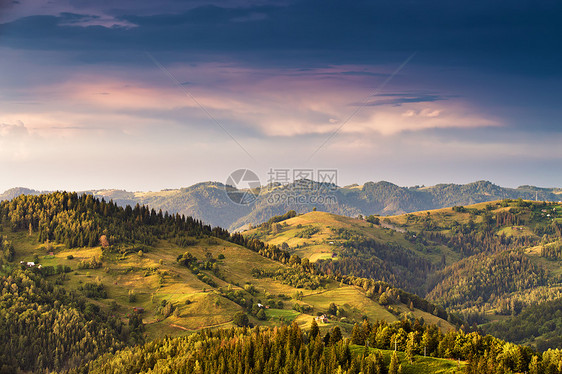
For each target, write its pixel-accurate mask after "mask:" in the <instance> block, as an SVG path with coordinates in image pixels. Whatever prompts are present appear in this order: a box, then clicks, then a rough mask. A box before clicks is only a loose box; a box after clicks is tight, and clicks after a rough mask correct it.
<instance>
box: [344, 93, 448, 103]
mask: <svg viewBox="0 0 562 374" xmlns="http://www.w3.org/2000/svg"><path fill="white" fill-rule="evenodd" d="M375 97H376V99H374V100H370V101H367V102H366V103H354V104H352V105H361V106H382V105H392V106H400V105H402V104H411V103H430V102H435V101H441V100H447V99H448V98H449V97H447V96H443V95H437V94H423V93H422V94H415V93H414V94H412V93H389V94H379V95H375Z"/></svg>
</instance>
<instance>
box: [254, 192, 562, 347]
mask: <svg viewBox="0 0 562 374" xmlns="http://www.w3.org/2000/svg"><path fill="white" fill-rule="evenodd" d="M244 234H245V235H246V236H248V237H249V238H256V239H259V240H263V241H265V242H267V243H271V244H275V245H278V246H280V247H281V248H284V249H285V250H287V251H289V252H290V253H295V254H298V255H300V256H306V257H308V258H310V259H311V261H315V264H316V266H317V267H318V268H319V269H321V270H322V271H324V272H326V273H328V274H330V273H331V274H350V275H356V276H362V277H372V278H376V279H381V280H385V281H387V282H390V283H392V284H396V285H397V286H399V287H401V288H404V289H405V290H407V291H410V292H415V293H417V294H418V295H420V296H421V297H425V298H427V299H428V300H430V301H432V302H434V303H436V304H438V305H442V306H444V307H445V308H446V309H447V310H449V311H454V312H457V313H460V314H462V315H463V317H464V319H465V320H467V321H468V322H469V323H470V324H479V325H481V328H484V329H489V331H494V333H495V334H497V335H498V336H500V337H505V338H509V339H513V340H514V341H517V342H524V343H528V344H531V345H533V346H537V347H540V348H541V349H545V348H548V347H552V346H560V342H559V340H557V339H554V337H555V336H556V333H554V332H552V333H551V332H550V330H545V326H557V325H558V323H559V322H560V318H559V316H557V315H555V314H554V313H553V312H551V310H553V307H552V306H548V305H549V304H547V303H550V302H553V301H554V300H557V299H558V298H560V297H561V296H562V293H561V291H562V277H561V274H562V273H561V271H560V269H561V265H562V249H561V248H562V204H559V203H544V202H534V201H524V200H521V199H519V200H509V199H504V200H501V201H494V202H489V203H479V204H474V205H469V206H460V205H459V206H454V207H452V208H443V209H438V210H427V211H422V212H416V213H409V214H404V215H397V216H388V217H383V216H375V215H370V216H367V217H360V218H350V217H345V216H338V215H334V214H331V213H326V212H318V211H313V212H310V213H306V214H302V215H298V214H296V212H290V213H288V214H286V215H284V216H278V217H273V218H271V219H270V220H269V221H267V222H265V223H263V224H260V225H257V226H256V227H254V228H252V229H250V230H248V231H246V232H245V233H244ZM543 305H544V306H543ZM520 313H521V315H522V317H518V318H519V320H518V321H519V322H520V323H525V324H528V326H529V327H528V331H532V333H529V334H527V335H525V334H520V333H516V332H515V331H511V330H509V329H507V328H504V329H503V330H502V329H499V328H496V327H495V325H493V323H494V322H497V321H505V324H506V326H509V321H510V319H511V318H515V317H516V316H518V315H519V314H520ZM538 313H541V314H540V315H542V316H543V317H544V318H542V319H541V320H540V321H541V322H540V324H539V325H537V322H532V321H533V320H534V321H537V319H536V316H537V314H538ZM521 318H525V321H524V322H521ZM490 323H492V324H490ZM541 328H542V329H541ZM549 329H550V327H549ZM507 331H511V332H510V334H511V335H508V334H507V333H506V332H507ZM556 331H558V330H556ZM558 332H559V331H558Z"/></svg>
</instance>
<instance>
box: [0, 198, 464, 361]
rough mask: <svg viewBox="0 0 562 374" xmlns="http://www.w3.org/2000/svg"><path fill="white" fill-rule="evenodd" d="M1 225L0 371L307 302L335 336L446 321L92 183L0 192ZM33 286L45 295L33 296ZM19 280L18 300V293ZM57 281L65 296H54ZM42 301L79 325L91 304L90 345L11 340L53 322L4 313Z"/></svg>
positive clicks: (262, 322) (286, 317) (381, 288)
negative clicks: (112, 195) (96, 191)
mask: <svg viewBox="0 0 562 374" xmlns="http://www.w3.org/2000/svg"><path fill="white" fill-rule="evenodd" d="M0 235H2V241H1V242H0V265H1V273H2V276H3V278H2V281H3V283H2V284H3V287H4V289H5V291H4V294H6V293H8V294H11V295H13V300H14V301H13V304H5V308H4V309H2V310H0V317H1V318H0V331H4V332H6V334H5V335H4V336H5V337H6V339H4V340H0V346H2V349H0V351H2V352H14V351H17V352H18V354H17V356H18V357H20V358H21V361H12V360H11V359H12V358H13V357H14V354H13V353H12V354H10V355H8V356H2V357H3V358H2V357H0V360H2V362H0V368H1V365H2V364H3V365H5V366H6V370H7V371H8V372H10V371H12V372H13V371H14V370H15V368H20V369H22V370H38V369H39V368H49V369H55V370H61V369H63V368H68V367H72V366H75V365H77V364H80V363H82V362H83V361H84V360H88V359H91V358H93V357H94V356H96V355H98V354H102V353H104V352H108V351H109V352H113V351H114V350H115V349H120V348H122V347H123V346H125V345H131V344H137V343H139V342H143V341H152V340H154V339H157V338H161V337H164V336H182V335H186V334H190V333H193V332H195V331H201V330H203V329H218V328H230V327H234V326H236V325H240V324H251V325H255V326H263V327H273V326H277V325H279V324H281V323H290V322H295V323H296V324H298V326H300V327H301V328H308V327H309V326H310V324H311V321H312V320H313V319H314V317H315V316H317V315H318V314H325V315H326V316H327V318H326V319H325V322H323V323H320V330H321V332H322V333H325V332H327V331H328V330H330V329H334V328H335V327H338V329H340V331H341V332H342V334H343V335H344V336H349V335H350V334H351V332H352V329H353V326H354V324H355V323H360V322H362V321H363V320H364V319H368V320H370V321H378V320H383V321H388V322H389V323H391V322H397V321H399V320H400V319H406V320H411V321H413V320H416V319H418V320H422V321H425V322H426V323H429V324H432V325H436V326H439V327H440V328H441V329H442V330H443V331H449V330H452V329H453V328H454V326H453V325H452V324H451V323H449V322H448V321H447V319H448V315H447V314H446V312H445V311H444V310H442V309H439V308H437V307H436V306H435V305H432V304H430V303H428V302H426V301H425V300H423V299H420V298H419V297H417V296H415V295H412V294H408V293H406V292H404V291H402V290H399V289H396V288H394V287H392V286H391V285H389V284H386V283H384V282H380V281H375V280H372V279H364V278H355V277H336V276H328V275H324V274H322V273H320V272H318V271H317V270H316V269H315V268H314V266H312V265H310V263H309V261H308V259H306V258H301V257H299V256H291V255H289V254H288V253H286V252H284V251H282V250H280V249H278V248H277V247H276V246H268V245H265V244H264V243H262V242H259V241H256V240H250V241H248V240H245V239H244V238H243V237H242V236H240V235H230V234H229V233H228V232H227V231H225V230H222V229H220V228H211V227H210V226H207V225H204V224H202V223H201V222H200V221H197V220H194V219H191V218H189V217H187V218H186V217H183V216H180V215H168V214H167V213H165V214H161V213H157V212H156V211H155V210H153V209H148V208H146V207H144V206H142V207H141V206H136V207H134V208H132V207H130V206H128V207H126V208H121V207H119V206H117V205H116V204H114V203H106V202H102V201H100V200H97V199H95V198H93V197H92V196H91V195H79V194H76V193H62V192H57V193H52V194H49V195H40V196H31V195H28V196H25V195H22V196H20V197H18V198H16V199H14V200H11V201H9V202H8V201H5V202H2V203H0ZM18 279H21V280H18ZM33 282H35V283H36V284H35V285H33ZM40 287H43V288H44V289H45V291H44V293H45V296H44V299H45V300H41V299H40V298H39V295H41V293H40V291H39V290H40ZM24 292H25V293H28V294H29V297H28V299H29V300H28V301H27V299H23V298H21V296H22V295H23V293H24ZM41 292H43V291H41ZM61 293H68V294H69V295H71V296H69V297H63V296H56V295H59V294H61ZM383 294H384V298H383V299H384V300H381V295H383ZM61 295H62V294H61ZM18 297H19V298H18ZM4 299H6V300H9V299H7V298H4ZM76 300H77V301H76ZM47 305H50V306H49V308H51V309H52V310H53V314H54V315H55V316H57V313H59V312H57V311H58V310H61V308H62V310H63V311H64V310H65V309H64V308H69V309H70V310H71V311H72V312H71V313H75V314H77V316H76V317H74V319H71V320H75V321H76V323H77V325H76V326H86V327H88V329H90V328H94V327H95V326H97V325H92V323H91V322H88V318H90V319H91V318H92V313H93V314H94V315H96V316H99V318H100V321H99V322H98V325H100V326H106V325H107V326H108V327H107V330H108V332H107V334H106V335H107V337H106V336H105V335H101V337H103V339H104V340H103V341H100V342H97V343H96V342H93V343H92V344H95V345H96V346H98V350H96V351H95V352H94V351H91V352H90V351H88V349H87V348H86V347H82V346H80V345H77V346H76V349H77V351H76V352H81V351H88V352H90V353H91V354H84V355H78V354H77V353H74V351H70V350H71V348H72V346H70V347H69V348H68V350H69V352H70V353H64V352H66V351H64V350H63V349H62V348H61V349H59V350H49V349H48V344H47V340H45V342H43V340H38V341H39V342H40V343H37V344H35V343H34V344H29V347H25V346H21V345H17V346H13V341H14V340H13V338H14V337H15V336H19V337H18V341H22V342H23V341H26V340H25V339H28V340H29V341H31V342H36V341H37V339H42V338H41V337H40V336H37V334H36V333H35V331H34V327H33V326H34V323H35V324H36V325H37V327H36V329H38V330H40V331H49V329H51V328H54V327H52V326H53V323H55V324H57V323H59V322H56V321H53V320H52V319H46V320H45V321H43V322H41V321H39V322H37V320H36V318H37V317H34V316H33V313H30V312H28V313H24V314H22V315H21V316H20V317H19V318H20V320H18V321H17V322H16V323H15V325H22V326H28V328H26V329H22V330H21V331H15V330H14V328H13V326H14V325H13V324H14V322H11V321H12V319H13V318H14V313H18V311H23V310H28V309H31V310H37V311H38V314H39V315H42V313H45V312H46V311H47V310H48V309H47ZM77 305H78V306H77ZM10 308H12V309H13V310H12V309H10ZM60 313H62V312H60ZM69 313H70V312H69ZM240 316H243V319H244V318H246V319H247V321H246V322H243V319H242V320H241V319H240V318H242V317H240ZM80 318H81V319H82V320H83V321H82V320H80ZM28 319H31V320H32V321H34V322H33V323H31V322H30V321H29V320H28ZM449 319H451V321H453V322H455V320H454V318H453V317H451V318H449ZM241 321H242V322H241ZM65 323H66V322H65ZM65 326H67V327H64V328H62V330H61V343H60V344H63V343H62V342H63V341H64V339H65V338H64V337H65V336H69V335H72V337H73V338H72V339H68V338H67V340H68V341H67V342H66V343H64V344H66V345H71V343H72V342H73V341H82V339H85V338H84V335H86V336H87V335H88V334H91V331H90V330H88V329H86V328H84V329H85V330H84V331H80V332H75V331H73V330H72V329H74V327H72V326H73V325H72V323H66V324H65ZM66 328H68V329H71V331H66V330H65V329H66ZM98 328H101V327H98ZM100 331H101V330H100ZM81 334H82V335H81ZM45 339H47V337H45ZM49 339H52V337H50V338H49ZM73 339H76V340H73ZM112 340H113V341H114V343H111V344H109V343H107V342H109V341H112ZM44 344H47V345H46V346H43V345H44ZM39 346H40V347H41V348H39ZM38 353H40V354H38ZM75 356H76V357H75ZM73 357H74V358H73Z"/></svg>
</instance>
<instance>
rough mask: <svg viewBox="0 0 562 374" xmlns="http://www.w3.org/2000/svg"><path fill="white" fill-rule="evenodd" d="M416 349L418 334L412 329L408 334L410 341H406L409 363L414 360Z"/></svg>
mask: <svg viewBox="0 0 562 374" xmlns="http://www.w3.org/2000/svg"><path fill="white" fill-rule="evenodd" d="M415 349H416V334H415V333H414V332H413V331H412V332H410V333H409V334H408V342H407V343H406V359H407V360H408V362H409V363H413V362H414V353H415V352H414V351H415Z"/></svg>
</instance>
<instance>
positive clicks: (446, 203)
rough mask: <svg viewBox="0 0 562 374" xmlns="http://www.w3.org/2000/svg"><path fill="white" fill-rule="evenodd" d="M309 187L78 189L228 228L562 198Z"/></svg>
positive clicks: (496, 190)
mask: <svg viewBox="0 0 562 374" xmlns="http://www.w3.org/2000/svg"><path fill="white" fill-rule="evenodd" d="M299 187H300V189H299V193H298V194H299V196H301V198H300V201H294V197H295V196H297V194H296V192H294V191H295V189H297V188H299ZM308 187H309V188H305V189H304V191H303V189H302V185H301V186H295V185H294V184H292V185H285V186H275V187H273V188H269V189H268V190H267V191H265V190H264V191H262V192H261V193H260V194H259V196H258V197H257V199H256V200H255V201H254V202H253V203H252V204H249V205H238V204H235V203H233V202H232V201H231V200H230V198H229V197H228V195H227V193H226V191H227V190H230V191H238V190H236V189H234V188H233V187H230V186H228V187H227V186H225V185H224V184H222V183H218V182H203V183H198V184H195V185H193V186H191V187H187V188H180V189H174V190H162V191H160V192H129V191H123V190H90V191H81V193H88V194H93V195H95V196H97V197H100V198H101V197H103V198H105V199H106V200H113V201H114V202H115V203H117V204H118V205H122V206H124V205H127V204H128V205H135V204H137V203H138V204H141V205H142V204H145V205H148V206H150V207H151V208H154V209H156V210H159V209H162V210H163V211H168V212H169V213H174V214H175V213H179V214H185V215H186V216H192V217H195V218H197V219H200V220H202V221H204V222H206V223H208V224H211V225H213V226H221V227H225V228H229V229H230V230H238V229H241V228H245V227H247V226H248V225H250V224H252V225H255V224H258V223H261V222H264V221H267V220H268V219H269V218H270V217H272V216H276V215H280V214H284V213H285V212H287V211H288V210H291V209H293V210H295V211H296V212H297V213H305V212H309V211H311V210H312V209H313V208H317V210H320V211H326V212H330V213H334V214H339V215H345V216H351V217H353V216H358V215H360V214H361V215H370V214H380V215H396V214H403V213H410V212H415V211H420V210H429V209H439V208H445V207H451V206H455V205H468V204H475V203H480V202H486V201H494V200H501V199H507V198H509V199H518V198H522V199H526V200H535V199H537V200H540V201H543V200H544V201H560V200H562V189H561V188H541V187H535V186H520V187H517V188H506V187H500V186H498V185H495V184H493V183H491V182H488V181H478V182H474V183H468V184H438V185H435V186H430V187H425V186H421V187H420V186H416V187H400V186H397V185H395V184H393V183H389V182H384V181H381V182H376V183H375V182H368V183H365V184H364V185H362V186H359V185H351V186H346V187H337V186H326V185H318V184H314V183H313V182H311V185H310V186H308ZM327 187H329V188H327ZM43 192H44V191H36V190H32V189H28V188H21V187H18V188H13V189H10V190H7V191H6V192H4V193H3V194H1V195H0V201H2V200H10V199H13V198H14V197H17V196H19V195H22V194H27V195H37V194H41V193H43Z"/></svg>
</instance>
